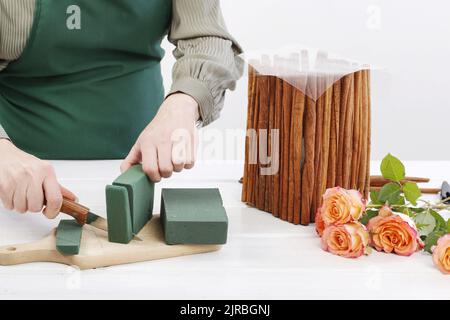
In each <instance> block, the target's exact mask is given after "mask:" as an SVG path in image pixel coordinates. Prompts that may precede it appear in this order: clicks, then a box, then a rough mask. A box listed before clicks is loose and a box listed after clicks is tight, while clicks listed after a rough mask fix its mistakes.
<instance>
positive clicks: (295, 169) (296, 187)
mask: <svg viewBox="0 0 450 320" xmlns="http://www.w3.org/2000/svg"><path fill="white" fill-rule="evenodd" d="M305 103H306V102H305V95H304V93H303V92H301V91H300V90H298V89H294V98H293V103H292V118H291V147H292V149H291V159H290V163H291V165H290V166H289V173H290V182H292V183H293V186H291V184H290V189H289V194H290V195H292V196H293V200H292V202H293V207H292V210H291V211H290V212H289V215H288V217H289V221H290V222H293V223H294V224H299V223H300V222H301V216H300V215H301V192H302V184H301V183H302V181H301V165H302V164H301V162H302V143H303V114H304V111H305ZM291 187H292V192H291ZM289 203H291V201H289ZM291 212H292V213H291Z"/></svg>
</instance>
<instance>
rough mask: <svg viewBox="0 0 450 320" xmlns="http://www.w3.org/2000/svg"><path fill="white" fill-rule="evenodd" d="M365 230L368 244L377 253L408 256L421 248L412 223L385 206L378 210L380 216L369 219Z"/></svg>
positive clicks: (406, 217)
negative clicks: (367, 231) (367, 234)
mask: <svg viewBox="0 0 450 320" xmlns="http://www.w3.org/2000/svg"><path fill="white" fill-rule="evenodd" d="M367 228H368V229H369V233H370V243H371V245H372V246H374V247H375V249H377V250H378V251H384V252H388V253H391V252H394V253H396V254H398V255H401V256H410V255H412V254H413V253H414V252H417V251H419V250H421V249H422V248H423V243H422V241H421V240H420V238H419V233H418V231H417V227H416V225H415V223H414V221H413V220H412V219H411V218H410V217H408V216H407V215H404V214H401V213H394V212H392V210H391V209H390V208H389V207H387V206H385V207H383V208H382V209H381V210H380V215H378V216H376V217H374V218H372V219H370V221H369V223H368V224H367Z"/></svg>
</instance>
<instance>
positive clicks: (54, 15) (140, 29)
mask: <svg viewBox="0 0 450 320" xmlns="http://www.w3.org/2000/svg"><path fill="white" fill-rule="evenodd" d="M74 5H75V6H74ZM74 8H75V9H74ZM171 13H172V1H171V0H36V12H35V19H34V25H33V28H32V31H31V35H30V39H29V40H28V43H27V46H26V48H25V51H24V52H23V54H22V56H21V57H20V59H19V60H17V61H14V62H12V63H11V64H10V65H9V66H8V67H7V68H6V69H5V70H4V71H2V72H0V124H1V125H2V126H3V127H4V129H5V131H6V132H7V133H8V135H9V136H10V138H11V140H12V141H13V142H14V144H15V145H16V146H18V147H19V148H20V149H22V150H24V151H26V152H28V153H31V154H33V155H35V156H37V157H40V158H43V159H119V158H124V157H125V156H126V155H127V153H128V152H129V151H130V149H131V147H132V145H133V143H134V142H135V140H136V139H137V137H138V136H139V134H140V133H141V131H142V130H143V129H144V128H145V126H146V125H147V124H148V123H149V122H150V121H151V120H152V119H153V117H154V116H155V114H156V112H157V110H158V108H159V106H160V104H161V103H162V101H163V98H164V88H163V84H162V76H161V69H160V61H161V59H162V58H163V56H164V50H162V49H161V41H162V39H163V37H164V36H165V35H166V34H167V32H168V29H169V26H170V22H171Z"/></svg>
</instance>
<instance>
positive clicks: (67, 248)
mask: <svg viewBox="0 0 450 320" xmlns="http://www.w3.org/2000/svg"><path fill="white" fill-rule="evenodd" d="M82 230H83V227H82V226H80V225H79V224H78V223H77V222H76V221H75V220H61V221H60V222H59V225H58V228H57V229H56V250H58V251H59V252H60V253H62V254H67V255H76V254H78V253H79V252H80V243H81V234H82Z"/></svg>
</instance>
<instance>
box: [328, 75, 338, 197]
mask: <svg viewBox="0 0 450 320" xmlns="http://www.w3.org/2000/svg"><path fill="white" fill-rule="evenodd" d="M340 106H341V82H340V81H337V82H336V83H334V84H333V100H332V101H331V128H330V153H329V160H328V162H329V163H328V181H327V188H334V187H335V186H336V185H337V184H336V180H337V175H338V166H337V159H338V150H339V129H340V127H339V125H340Z"/></svg>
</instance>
